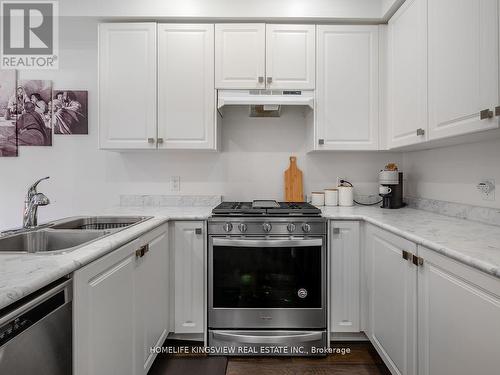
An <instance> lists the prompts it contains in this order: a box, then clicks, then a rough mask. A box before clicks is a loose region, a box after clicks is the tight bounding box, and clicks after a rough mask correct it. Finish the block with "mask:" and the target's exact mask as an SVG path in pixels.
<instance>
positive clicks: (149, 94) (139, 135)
mask: <svg viewBox="0 0 500 375" xmlns="http://www.w3.org/2000/svg"><path fill="white" fill-rule="evenodd" d="M99 145H100V147H101V148H103V149H155V148H156V24H154V23H109V24H106V23H105V24H100V25H99Z"/></svg>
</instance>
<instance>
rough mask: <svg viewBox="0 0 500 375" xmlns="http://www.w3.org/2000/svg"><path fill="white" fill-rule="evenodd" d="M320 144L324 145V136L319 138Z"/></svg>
mask: <svg viewBox="0 0 500 375" xmlns="http://www.w3.org/2000/svg"><path fill="white" fill-rule="evenodd" d="M318 144H319V145H321V146H322V145H324V144H325V140H324V139H323V138H320V139H318Z"/></svg>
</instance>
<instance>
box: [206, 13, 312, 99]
mask: <svg viewBox="0 0 500 375" xmlns="http://www.w3.org/2000/svg"><path fill="white" fill-rule="evenodd" d="M315 30H316V26H315V25H266V24H263V23H252V24H231V23H230V24H217V25H215V87H216V88H217V89H266V88H267V89H299V90H302V89H314V86H315V62H314V61H315Z"/></svg>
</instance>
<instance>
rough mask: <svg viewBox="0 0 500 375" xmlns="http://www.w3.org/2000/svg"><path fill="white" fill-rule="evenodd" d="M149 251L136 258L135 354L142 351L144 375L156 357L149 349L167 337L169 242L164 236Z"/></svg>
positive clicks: (152, 243) (155, 240) (153, 243)
mask: <svg viewBox="0 0 500 375" xmlns="http://www.w3.org/2000/svg"><path fill="white" fill-rule="evenodd" d="M148 246H149V251H148V252H147V253H146V254H145V255H144V256H143V257H139V258H137V268H136V281H137V284H136V285H137V288H136V290H137V293H136V309H137V311H138V312H139V315H140V316H138V317H137V319H136V323H137V324H138V326H137V332H138V334H139V335H141V334H142V338H141V337H137V339H136V343H137V344H138V347H137V350H138V353H140V352H141V351H142V354H143V355H142V358H140V360H141V365H142V366H143V370H144V373H147V371H148V370H149V368H150V367H151V365H152V364H153V361H154V359H155V358H156V355H155V354H153V353H152V352H151V350H150V348H152V347H155V346H160V345H162V344H163V342H164V341H165V339H166V338H167V335H168V331H169V330H168V283H169V277H168V272H167V269H168V240H167V233H166V232H165V233H162V234H161V235H160V236H158V237H156V238H155V239H153V240H152V241H151V242H149V244H148Z"/></svg>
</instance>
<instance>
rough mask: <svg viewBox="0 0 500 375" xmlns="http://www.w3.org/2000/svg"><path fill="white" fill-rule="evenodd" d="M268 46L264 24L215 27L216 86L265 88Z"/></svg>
mask: <svg viewBox="0 0 500 375" xmlns="http://www.w3.org/2000/svg"><path fill="white" fill-rule="evenodd" d="M265 43H266V26H265V24H263V23H252V24H244V23H238V24H231V23H229V24H217V25H215V87H216V88H218V89H259V88H265V81H264V79H265V75H266V72H265V69H266V64H265V58H266V56H265V52H266V48H265Z"/></svg>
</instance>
